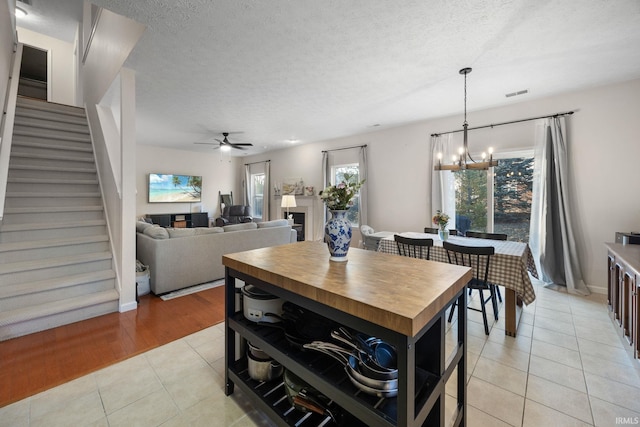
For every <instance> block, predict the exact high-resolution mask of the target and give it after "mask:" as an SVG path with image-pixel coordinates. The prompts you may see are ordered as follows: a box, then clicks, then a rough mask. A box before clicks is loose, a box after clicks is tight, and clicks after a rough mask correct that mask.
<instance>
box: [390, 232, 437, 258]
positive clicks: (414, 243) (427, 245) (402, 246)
mask: <svg viewBox="0 0 640 427" xmlns="http://www.w3.org/2000/svg"><path fill="white" fill-rule="evenodd" d="M393 240H395V242H396V244H397V245H398V254H399V255H401V256H408V257H411V258H422V259H429V258H430V257H431V247H432V246H433V239H413V238H411V237H404V236H400V235H398V234H394V235H393ZM425 253H426V256H425Z"/></svg>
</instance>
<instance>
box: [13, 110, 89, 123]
mask: <svg viewBox="0 0 640 427" xmlns="http://www.w3.org/2000/svg"><path fill="white" fill-rule="evenodd" d="M47 112H48V111H45V112H44V114H43V110H37V109H34V108H29V107H27V106H21V107H17V108H16V118H17V117H24V118H27V119H36V120H48V121H52V122H57V123H68V124H73V125H83V126H87V118H86V117H85V116H84V114H82V115H81V116H78V115H76V114H65V113H60V112H58V111H51V113H53V114H46V113H47Z"/></svg>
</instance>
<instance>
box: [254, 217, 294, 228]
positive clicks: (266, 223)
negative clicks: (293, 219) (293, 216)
mask: <svg viewBox="0 0 640 427" xmlns="http://www.w3.org/2000/svg"><path fill="white" fill-rule="evenodd" d="M285 225H289V221H287V220H286V219H274V220H272V221H264V222H259V223H258V228H269V227H282V226H285Z"/></svg>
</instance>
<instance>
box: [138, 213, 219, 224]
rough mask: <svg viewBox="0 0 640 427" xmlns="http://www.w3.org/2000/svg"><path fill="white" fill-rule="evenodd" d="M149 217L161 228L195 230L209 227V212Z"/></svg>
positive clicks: (153, 215)
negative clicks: (195, 228)
mask: <svg viewBox="0 0 640 427" xmlns="http://www.w3.org/2000/svg"><path fill="white" fill-rule="evenodd" d="M147 217H148V218H151V221H153V223H154V224H158V225H159V226H160V227H174V228H193V227H208V226H209V216H208V215H207V212H194V213H171V214H152V215H147Z"/></svg>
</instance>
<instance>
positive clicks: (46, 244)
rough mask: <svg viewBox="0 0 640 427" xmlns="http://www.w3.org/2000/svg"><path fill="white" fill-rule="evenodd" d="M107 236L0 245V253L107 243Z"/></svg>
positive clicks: (99, 235)
mask: <svg viewBox="0 0 640 427" xmlns="http://www.w3.org/2000/svg"><path fill="white" fill-rule="evenodd" d="M108 241H109V236H107V235H106V234H98V235H91V236H80V237H74V238H67V239H43V240H29V241H22V242H12V243H0V253H2V252H14V251H26V250H31V249H41V248H54V247H62V246H70V245H82V244H86V243H96V242H108Z"/></svg>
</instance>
